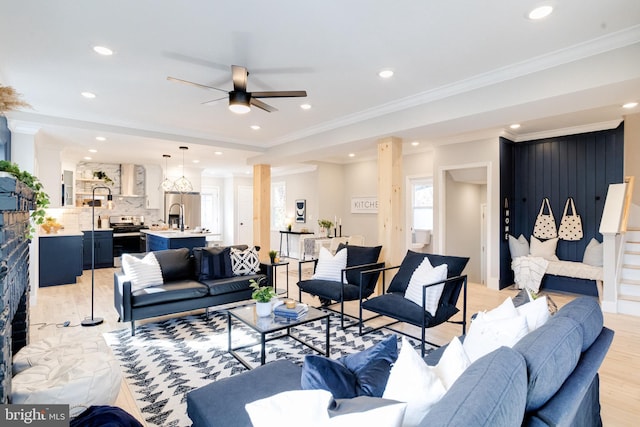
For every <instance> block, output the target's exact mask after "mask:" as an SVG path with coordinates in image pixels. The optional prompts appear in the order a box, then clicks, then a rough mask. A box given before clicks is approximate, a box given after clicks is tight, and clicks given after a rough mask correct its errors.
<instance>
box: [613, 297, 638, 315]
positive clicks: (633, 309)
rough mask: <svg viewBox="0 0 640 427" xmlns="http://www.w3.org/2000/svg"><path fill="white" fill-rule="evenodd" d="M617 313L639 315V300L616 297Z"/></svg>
mask: <svg viewBox="0 0 640 427" xmlns="http://www.w3.org/2000/svg"><path fill="white" fill-rule="evenodd" d="M618 313H619V314H628V315H630V316H638V315H640V301H636V300H628V299H621V298H620V296H619V297H618Z"/></svg>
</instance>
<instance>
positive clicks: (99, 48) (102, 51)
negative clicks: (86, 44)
mask: <svg viewBox="0 0 640 427" xmlns="http://www.w3.org/2000/svg"><path fill="white" fill-rule="evenodd" d="M93 51H94V52H95V53H98V54H100V55H104V56H110V55H113V51H112V50H111V49H109V48H108V47H104V46H94V47H93Z"/></svg>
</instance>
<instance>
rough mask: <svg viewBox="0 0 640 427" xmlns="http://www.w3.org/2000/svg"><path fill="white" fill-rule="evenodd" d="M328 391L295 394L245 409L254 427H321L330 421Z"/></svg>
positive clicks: (252, 404)
mask: <svg viewBox="0 0 640 427" xmlns="http://www.w3.org/2000/svg"><path fill="white" fill-rule="evenodd" d="M332 399H333V396H332V395H331V392H329V391H327V390H294V391H285V392H282V393H278V394H275V395H273V396H270V397H266V398H264V399H260V400H256V401H254V402H251V403H247V404H246V405H244V408H245V409H246V411H247V413H248V414H249V418H250V419H251V424H253V427H298V426H321V425H326V423H327V422H328V421H329V412H328V408H329V404H330V403H331V401H332Z"/></svg>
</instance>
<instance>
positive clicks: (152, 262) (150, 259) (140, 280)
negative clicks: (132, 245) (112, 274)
mask: <svg viewBox="0 0 640 427" xmlns="http://www.w3.org/2000/svg"><path fill="white" fill-rule="evenodd" d="M122 271H123V272H124V274H125V275H126V276H127V278H128V279H129V280H130V281H131V291H138V290H140V289H144V288H148V287H149V286H155V285H162V284H163V283H164V280H163V279H162V270H161V269H160V264H158V260H157V259H156V256H155V255H154V254H153V252H150V253H148V254H147V255H145V256H144V258H142V259H140V258H136V257H134V256H132V255H129V254H122Z"/></svg>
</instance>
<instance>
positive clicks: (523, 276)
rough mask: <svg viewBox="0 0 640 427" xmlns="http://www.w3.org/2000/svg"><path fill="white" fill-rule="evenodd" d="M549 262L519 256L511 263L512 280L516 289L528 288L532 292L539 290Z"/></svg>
mask: <svg viewBox="0 0 640 427" xmlns="http://www.w3.org/2000/svg"><path fill="white" fill-rule="evenodd" d="M548 265H549V261H547V260H546V259H544V258H540V257H532V256H520V257H516V258H515V259H514V260H513V261H512V262H511V268H512V269H513V278H514V281H515V282H516V285H517V286H518V289H525V288H528V289H530V290H531V291H533V292H536V293H537V292H538V291H539V290H540V284H541V283H542V277H543V276H544V273H545V272H546V271H547V266H548Z"/></svg>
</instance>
